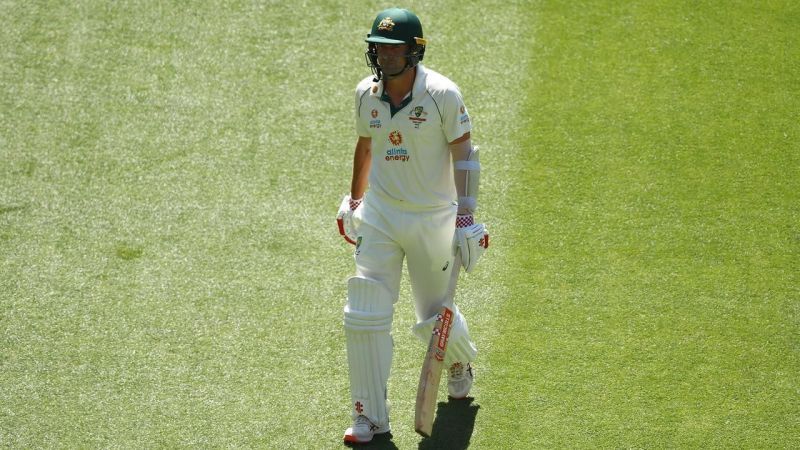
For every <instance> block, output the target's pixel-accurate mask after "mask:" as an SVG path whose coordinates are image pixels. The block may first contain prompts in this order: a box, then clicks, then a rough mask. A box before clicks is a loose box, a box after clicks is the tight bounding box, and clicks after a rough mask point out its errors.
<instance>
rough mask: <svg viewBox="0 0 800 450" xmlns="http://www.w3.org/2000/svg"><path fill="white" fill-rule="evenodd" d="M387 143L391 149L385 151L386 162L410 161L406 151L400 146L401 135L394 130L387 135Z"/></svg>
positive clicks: (401, 141)
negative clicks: (390, 145)
mask: <svg viewBox="0 0 800 450" xmlns="http://www.w3.org/2000/svg"><path fill="white" fill-rule="evenodd" d="M389 142H390V143H391V144H392V147H390V148H388V149H387V150H386V161H400V162H408V160H409V159H411V156H410V155H409V154H408V150H407V149H405V148H404V147H401V146H400V144H402V143H403V135H402V134H401V133H400V132H399V131H397V130H394V131H392V132H391V133H389Z"/></svg>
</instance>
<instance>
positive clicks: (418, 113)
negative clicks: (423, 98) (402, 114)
mask: <svg viewBox="0 0 800 450" xmlns="http://www.w3.org/2000/svg"><path fill="white" fill-rule="evenodd" d="M427 115H428V112H427V111H425V108H423V107H422V106H417V107H416V108H414V109H412V110H411V114H409V115H408V120H410V121H411V122H412V123H413V124H414V128H415V129H417V130H419V126H420V124H421V123H422V122H425V121H426V120H428V119H426V118H425V116H427Z"/></svg>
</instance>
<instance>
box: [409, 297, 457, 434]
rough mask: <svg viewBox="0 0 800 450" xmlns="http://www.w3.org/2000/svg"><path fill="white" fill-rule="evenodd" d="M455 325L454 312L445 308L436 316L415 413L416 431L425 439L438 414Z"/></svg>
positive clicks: (420, 377)
mask: <svg viewBox="0 0 800 450" xmlns="http://www.w3.org/2000/svg"><path fill="white" fill-rule="evenodd" d="M452 324H453V311H452V310H451V309H450V308H448V307H446V306H444V307H442V311H441V312H440V313H439V314H438V315H437V316H436V325H435V326H434V327H433V334H432V335H431V340H430V342H429V343H428V352H427V353H426V354H425V361H424V362H423V364H422V373H421V374H420V376H419V387H418V388H417V406H416V409H415V411H414V429H415V430H417V433H419V434H421V435H422V436H425V437H430V436H431V431H433V418H434V415H435V414H436V398H437V395H438V393H439V384H440V380H441V379H442V369H443V368H444V355H445V352H446V351H447V339H448V338H449V336H450V327H451V326H452Z"/></svg>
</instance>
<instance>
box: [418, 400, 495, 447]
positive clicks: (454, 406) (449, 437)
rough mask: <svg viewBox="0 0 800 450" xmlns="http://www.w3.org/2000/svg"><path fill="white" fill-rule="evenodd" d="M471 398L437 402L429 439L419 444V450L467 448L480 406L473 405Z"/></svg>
mask: <svg viewBox="0 0 800 450" xmlns="http://www.w3.org/2000/svg"><path fill="white" fill-rule="evenodd" d="M473 401H475V399H474V398H472V397H467V398H465V399H461V400H454V399H449V400H448V401H447V402H439V407H438V409H437V411H436V420H434V422H433V431H432V432H431V437H429V438H425V439H423V440H422V441H420V443H419V450H450V449H453V450H455V449H465V448H469V441H470V439H471V438H472V432H473V430H475V418H476V417H477V416H478V410H479V409H480V407H481V406H480V405H478V404H473V403H472V402H473Z"/></svg>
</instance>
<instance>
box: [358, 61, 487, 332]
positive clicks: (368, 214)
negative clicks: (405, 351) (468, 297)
mask: <svg viewBox="0 0 800 450" xmlns="http://www.w3.org/2000/svg"><path fill="white" fill-rule="evenodd" d="M382 97H383V82H382V81H379V82H375V81H373V77H371V76H370V77H367V78H365V79H364V80H362V81H361V83H359V84H358V87H357V88H356V98H355V110H356V131H357V133H358V135H359V136H362V137H369V138H371V139H372V161H371V162H372V165H371V169H370V173H369V190H368V192H367V194H366V197H365V200H364V204H363V206H362V207H361V208H359V210H357V211H356V214H355V223H356V229H357V230H358V235H359V237H360V243H359V245H358V248H357V249H356V256H355V259H356V268H357V276H365V277H368V278H372V279H375V280H377V281H380V282H381V283H382V284H384V286H385V287H386V288H387V289H388V290H389V292H390V293H391V294H392V296H393V299H394V300H395V301H396V300H397V297H398V294H399V286H400V278H401V273H402V264H403V257H404V256H405V257H406V258H407V266H408V272H409V277H410V279H411V285H412V291H413V292H414V297H415V299H416V310H417V318H418V319H419V320H425V319H427V318H429V317H430V316H431V315H433V314H435V313H436V312H437V311H438V309H439V306H441V305H442V303H443V302H442V300H443V297H444V295H445V293H446V291H447V287H448V283H449V278H450V270H449V269H450V268H451V267H452V265H453V247H452V239H453V233H454V230H455V216H456V211H457V203H456V199H457V197H458V195H457V193H456V189H455V183H454V182H453V163H452V157H451V154H450V149H449V148H448V143H449V142H452V141H454V140H456V139H458V138H460V137H461V136H463V135H464V134H466V133H467V132H469V131H470V130H471V129H472V126H471V122H470V119H469V114H468V112H467V109H466V106H465V105H464V101H463V99H462V97H461V93H460V92H459V90H458V87H457V86H456V85H455V83H453V82H452V81H450V80H449V79H448V78H446V77H444V76H443V75H441V74H439V73H437V72H435V71H433V70H430V69H427V68H425V67H424V66H423V65H422V64H419V65H417V75H416V79H415V80H414V86H413V88H412V90H411V94H410V99H409V98H406V101H407V102H408V104H406V105H405V106H403V107H402V108H401V109H400V110H399V111H397V112H396V113H395V114H394V116H392V114H391V107H390V103H389V102H388V101H386V99H383V100H382ZM409 100H410V101H409Z"/></svg>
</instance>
